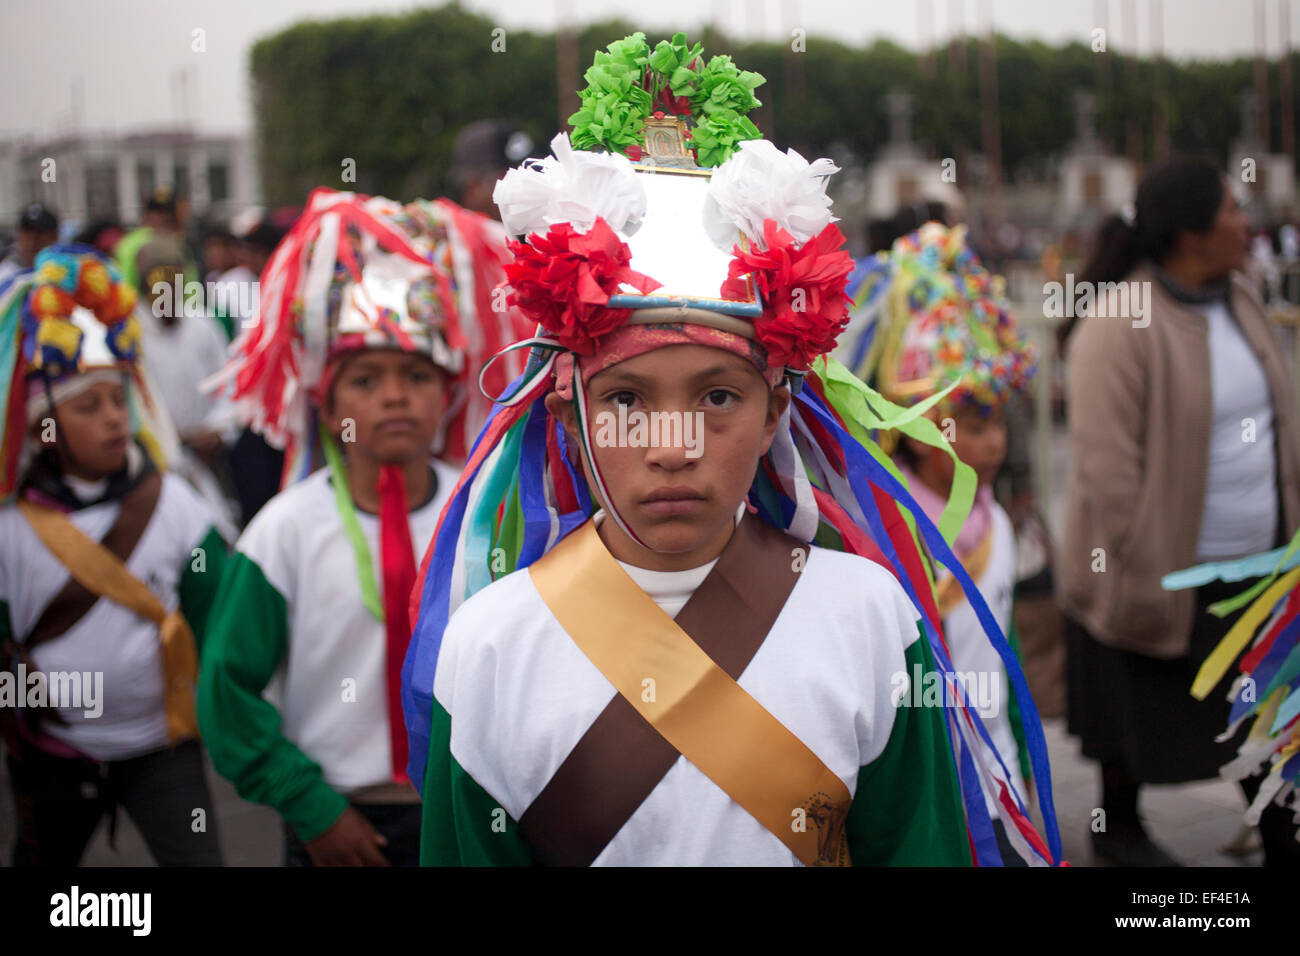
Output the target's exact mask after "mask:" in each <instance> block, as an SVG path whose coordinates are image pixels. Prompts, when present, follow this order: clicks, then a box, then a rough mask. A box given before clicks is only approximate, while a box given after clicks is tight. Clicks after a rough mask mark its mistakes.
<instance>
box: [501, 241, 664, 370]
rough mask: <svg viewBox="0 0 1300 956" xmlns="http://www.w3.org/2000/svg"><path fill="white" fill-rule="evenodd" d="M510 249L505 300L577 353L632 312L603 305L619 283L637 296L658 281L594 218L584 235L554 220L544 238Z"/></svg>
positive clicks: (592, 348)
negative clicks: (641, 269)
mask: <svg viewBox="0 0 1300 956" xmlns="http://www.w3.org/2000/svg"><path fill="white" fill-rule="evenodd" d="M510 251H511V252H513V253H514V255H515V261H514V262H511V263H508V264H507V265H506V267H505V268H506V278H507V279H508V280H509V283H510V288H511V290H512V291H511V293H510V296H509V298H508V300H507V301H508V302H509V303H510V304H511V305H515V306H518V307H519V309H520V310H521V311H522V312H523V313H524V314H525V315H527V316H528V317H529V318H530V319H532V320H533V321H534V322H537V323H538V324H540V325H541V326H543V327H544V328H545V329H546V331H547V332H549V333H550V334H551V336H552V337H553V338H555V339H557V340H559V341H560V342H561V343H562V344H563V345H564V347H565V348H567V349H569V350H571V351H573V352H576V353H577V354H579V355H593V354H595V352H596V351H597V349H598V348H599V347H600V341H601V339H603V338H604V337H605V336H607V335H609V333H611V332H613V331H615V330H616V329H618V328H620V327H621V326H622V325H623V324H624V323H625V322H626V321H627V320H628V317H629V316H630V315H631V314H632V310H631V309H611V308H607V307H606V304H607V303H608V302H609V297H610V296H611V295H617V294H619V292H620V291H621V289H620V286H621V285H622V284H623V283H627V284H629V285H631V286H632V287H633V288H635V289H636V290H637V291H639V292H641V293H642V294H644V293H647V292H650V291H652V290H654V289H657V288H659V286H660V285H662V284H663V283H661V282H656V281H655V280H654V279H651V278H650V277H649V276H645V275H642V274H641V273H639V272H635V271H633V269H632V268H631V267H630V266H629V265H628V263H629V262H631V260H632V253H631V250H629V249H628V247H627V243H625V242H623V241H622V240H621V239H619V237H618V234H617V233H615V232H614V230H613V229H611V228H610V227H609V223H607V222H605V220H604V219H601V218H600V217H599V216H597V217H596V221H595V223H594V224H593V225H592V227H591V229H590V231H588V232H586V233H581V232H578V231H577V230H575V229H574V228H573V226H572V225H571V224H569V223H567V222H562V223H557V224H555V225H553V226H551V228H550V229H549V230H548V231H547V233H546V235H545V236H542V235H538V234H537V233H533V234H532V235H531V236H529V238H528V242H526V243H525V242H519V241H517V240H512V241H511V243H510Z"/></svg>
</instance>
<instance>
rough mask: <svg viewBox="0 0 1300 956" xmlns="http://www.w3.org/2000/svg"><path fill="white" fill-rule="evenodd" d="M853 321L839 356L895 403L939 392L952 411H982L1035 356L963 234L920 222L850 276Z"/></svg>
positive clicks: (1028, 371)
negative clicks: (853, 280) (853, 288)
mask: <svg viewBox="0 0 1300 956" xmlns="http://www.w3.org/2000/svg"><path fill="white" fill-rule="evenodd" d="M858 278H859V279H860V281H859V282H858V284H857V286H856V293H855V300H856V303H857V304H856V307H855V309H854V313H855V314H854V320H853V322H852V324H851V326H850V329H849V332H848V334H847V335H845V337H844V341H843V343H842V344H841V347H840V349H839V351H838V352H837V354H838V355H840V356H841V358H842V359H843V361H844V362H845V363H846V364H847V365H848V366H849V367H850V368H852V369H853V370H854V371H855V372H856V373H857V374H858V375H859V376H860V377H861V378H862V379H863V380H864V381H870V382H872V383H873V384H874V385H875V387H876V388H878V389H879V390H880V391H881V392H882V393H883V394H885V395H887V396H888V397H889V398H890V399H892V400H893V401H895V402H898V403H900V404H903V405H913V404H915V403H917V402H919V401H922V400H924V399H927V398H929V397H931V396H933V395H934V394H936V393H937V392H940V391H942V390H943V389H944V388H945V387H947V386H952V389H951V391H949V392H948V395H947V398H946V400H945V401H946V405H947V406H948V407H950V408H955V407H961V406H968V407H973V408H976V409H978V410H980V411H982V412H984V413H986V414H987V413H988V412H989V411H991V410H992V409H994V408H997V407H1000V406H1001V405H1003V404H1004V403H1005V401H1006V400H1007V397H1008V396H1009V395H1010V394H1011V393H1013V392H1015V391H1022V390H1024V389H1025V388H1026V387H1027V386H1028V384H1029V380H1030V379H1031V378H1032V377H1033V375H1034V372H1035V361H1034V350H1033V347H1032V346H1031V345H1029V344H1028V343H1027V342H1026V341H1025V340H1024V339H1023V338H1022V337H1021V335H1020V333H1019V331H1018V329H1017V328H1016V322H1015V319H1014V318H1013V317H1012V314H1011V308H1010V303H1009V302H1008V301H1007V298H1006V292H1005V282H1004V281H1003V279H1002V277H1001V276H996V275H993V274H991V273H990V272H989V271H988V270H987V269H985V268H984V267H983V266H982V265H981V264H980V261H979V257H978V256H976V255H975V253H974V252H973V251H972V250H971V249H970V247H969V245H968V244H967V243H966V227H965V226H955V227H953V228H951V229H950V228H947V227H946V226H943V225H942V224H940V223H937V222H928V223H926V224H925V225H923V226H922V227H921V228H920V229H919V230H917V231H915V232H912V233H910V234H908V235H906V236H903V237H901V238H900V239H898V241H896V242H895V243H894V246H893V249H892V250H891V251H890V253H889V254H888V255H887V256H886V255H883V254H881V255H878V256H876V257H874V259H873V260H871V262H870V263H868V264H867V265H866V266H865V267H864V268H863V269H862V270H861V273H860V276H859V277H858Z"/></svg>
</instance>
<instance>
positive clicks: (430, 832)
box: [420, 699, 532, 866]
mask: <svg viewBox="0 0 1300 956" xmlns="http://www.w3.org/2000/svg"><path fill="white" fill-rule="evenodd" d="M422 814H423V816H422V821H421V826H420V865H421V866H529V865H531V863H532V850H531V849H530V848H529V846H528V842H527V841H526V840H525V839H524V837H523V834H521V833H520V832H519V824H518V823H516V822H515V821H514V820H512V819H511V818H510V815H509V814H508V813H506V811H505V810H504V809H503V808H502V807H501V805H500V804H499V803H497V801H496V800H494V799H493V798H492V797H491V796H490V795H489V794H488V792H487V791H486V790H484V789H483V788H482V787H481V786H479V784H478V782H477V781H476V780H475V779H474V778H473V777H471V776H470V775H469V774H468V773H466V772H465V771H464V769H462V768H461V766H460V764H459V763H457V762H456V758H455V757H453V756H452V754H451V715H450V714H448V713H447V711H446V710H445V709H443V707H442V705H441V704H439V703H438V701H437V700H436V699H435V700H434V702H433V713H432V725H431V726H430V728H429V762H428V764H427V765H426V767H425V770H424V805H423V809H422Z"/></svg>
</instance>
